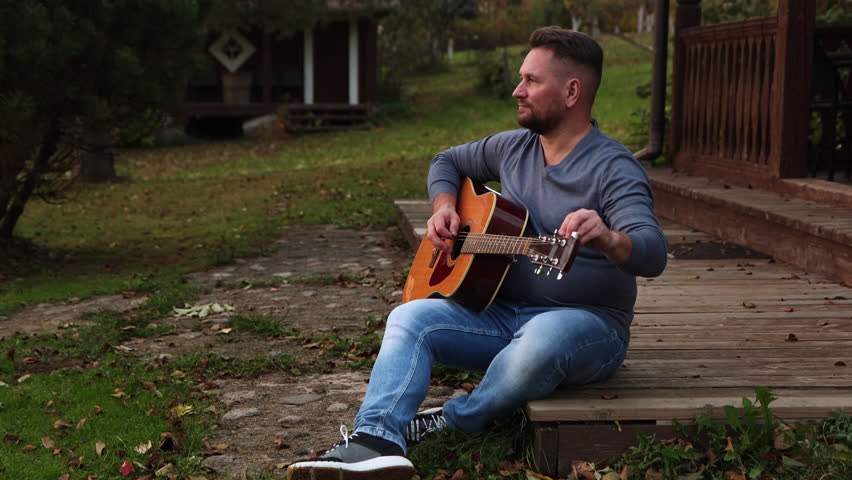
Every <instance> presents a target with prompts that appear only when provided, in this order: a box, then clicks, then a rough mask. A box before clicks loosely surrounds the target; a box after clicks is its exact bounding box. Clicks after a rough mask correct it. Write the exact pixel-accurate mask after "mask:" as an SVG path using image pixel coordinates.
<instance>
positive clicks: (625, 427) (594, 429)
mask: <svg viewBox="0 0 852 480" xmlns="http://www.w3.org/2000/svg"><path fill="white" fill-rule="evenodd" d="M639 432H642V433H643V434H644V435H647V436H655V437H656V438H657V439H658V440H666V439H672V438H682V436H681V435H680V433H679V432H678V431H677V429H676V428H675V427H673V426H671V425H656V424H649V423H646V424H638V423H624V424H619V425H616V424H615V423H612V422H609V423H605V424H591V425H590V424H564V423H563V424H560V425H559V449H558V462H559V463H558V465H557V469H556V476H557V477H559V478H567V477H568V476H569V475H570V474H571V473H572V471H571V462H572V461H573V460H582V461H584V462H595V463H599V462H602V461H604V460H606V459H609V458H615V457H620V456H621V454H623V453H624V452H626V451H629V449H630V447H635V446H637V445H639V440H638V437H637V434H638V433H639Z"/></svg>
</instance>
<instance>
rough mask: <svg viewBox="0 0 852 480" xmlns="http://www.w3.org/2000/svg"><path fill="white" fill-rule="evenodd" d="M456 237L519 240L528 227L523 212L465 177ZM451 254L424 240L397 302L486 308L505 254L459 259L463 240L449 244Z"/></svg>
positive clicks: (499, 278) (507, 262) (507, 258)
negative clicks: (437, 301) (483, 235)
mask: <svg viewBox="0 0 852 480" xmlns="http://www.w3.org/2000/svg"><path fill="white" fill-rule="evenodd" d="M456 209H457V211H458V214H459V217H460V219H461V221H460V223H459V233H460V234H461V233H462V232H470V233H486V234H495V235H509V236H512V237H518V236H521V235H522V234H523V232H524V228H525V227H526V224H527V219H528V213H527V211H526V210H525V209H523V208H521V207H519V206H517V205H515V204H513V203H511V202H509V201H508V200H506V199H504V198H503V197H501V196H500V195H499V194H497V193H496V192H494V191H492V190H490V189H488V188H486V187H485V186H483V185H482V184H480V183H479V182H476V181H474V180H471V179H469V178H465V179H464V181H463V183H462V186H461V189H460V191H459V195H458V199H457V201H456ZM448 242H449V243H450V245H452V246H453V253H452V254H450V255H448V254H446V253H444V252H441V251H440V250H438V249H437V248H435V246H434V245H432V242H430V241H429V239H428V238H426V237H424V238H423V241H422V242H421V244H420V248H418V250H417V254H416V256H415V257H414V262H413V263H412V265H411V270H410V271H409V273H408V279H407V280H406V282H405V290H404V292H403V297H402V300H403V302H407V301H409V300H414V299H419V298H442V297H443V298H449V299H451V300H454V301H455V302H457V303H460V304H462V305H464V306H465V307H467V308H469V309H471V310H474V311H482V310H485V309H486V308H488V306H489V305H490V304H491V302H492V301H493V300H494V297H495V296H496V295H497V290H498V289H499V288H500V285H501V284H502V283H503V278H504V277H505V276H506V272H507V271H508V269H509V265H510V264H511V263H512V256H510V255H469V254H459V253H458V252H459V250H460V248H461V243H462V242H463V240H448Z"/></svg>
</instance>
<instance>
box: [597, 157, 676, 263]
mask: <svg viewBox="0 0 852 480" xmlns="http://www.w3.org/2000/svg"><path fill="white" fill-rule="evenodd" d="M607 165H608V168H606V170H605V171H604V172H603V174H602V175H599V176H598V181H599V182H600V186H599V191H600V193H601V197H602V198H601V209H602V213H603V217H604V219H605V221H606V222H607V223H608V225H609V227H610V228H612V229H614V230H617V231H619V232H623V233H625V234H627V236H629V237H630V240H631V241H632V243H633V248H632V250H631V252H630V258H628V260H627V262H625V263H623V264H621V265H618V268H619V269H621V270H622V271H624V272H626V273H628V274H630V275H633V276H642V277H656V276H658V275H660V274H661V273H662V272H663V270H664V269H665V267H666V259H667V255H666V250H667V247H666V238H665V235H664V234H663V231H662V229H661V228H660V226H659V223H658V222H657V218H656V216H654V194H653V191H652V190H651V186H650V184H649V182H648V179H647V176H646V175H645V171H644V170H643V169H642V167H641V166H640V165H639V164H638V162H636V161H635V160H633V158H632V157H631V158H624V159H619V161H613V162H609V163H608V164H607Z"/></svg>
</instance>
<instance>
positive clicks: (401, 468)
mask: <svg viewBox="0 0 852 480" xmlns="http://www.w3.org/2000/svg"><path fill="white" fill-rule="evenodd" d="M415 473H417V472H416V470H415V469H414V465H412V463H411V462H410V461H409V460H408V459H407V458H405V457H399V456H389V457H381V458H374V459H370V460H365V461H363V462H358V463H341V462H328V461H321V460H317V461H310V462H299V463H298V464H294V465H290V467H289V468H287V480H372V479H381V480H411V477H413V476H414V475H415Z"/></svg>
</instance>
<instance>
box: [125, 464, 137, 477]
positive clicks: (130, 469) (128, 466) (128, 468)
mask: <svg viewBox="0 0 852 480" xmlns="http://www.w3.org/2000/svg"><path fill="white" fill-rule="evenodd" d="M135 471H136V470H135V469H134V468H133V464H132V463H130V460H125V461H124V464H122V465H121V474H122V475H124V476H125V477H126V476H128V475H130V472H135Z"/></svg>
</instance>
